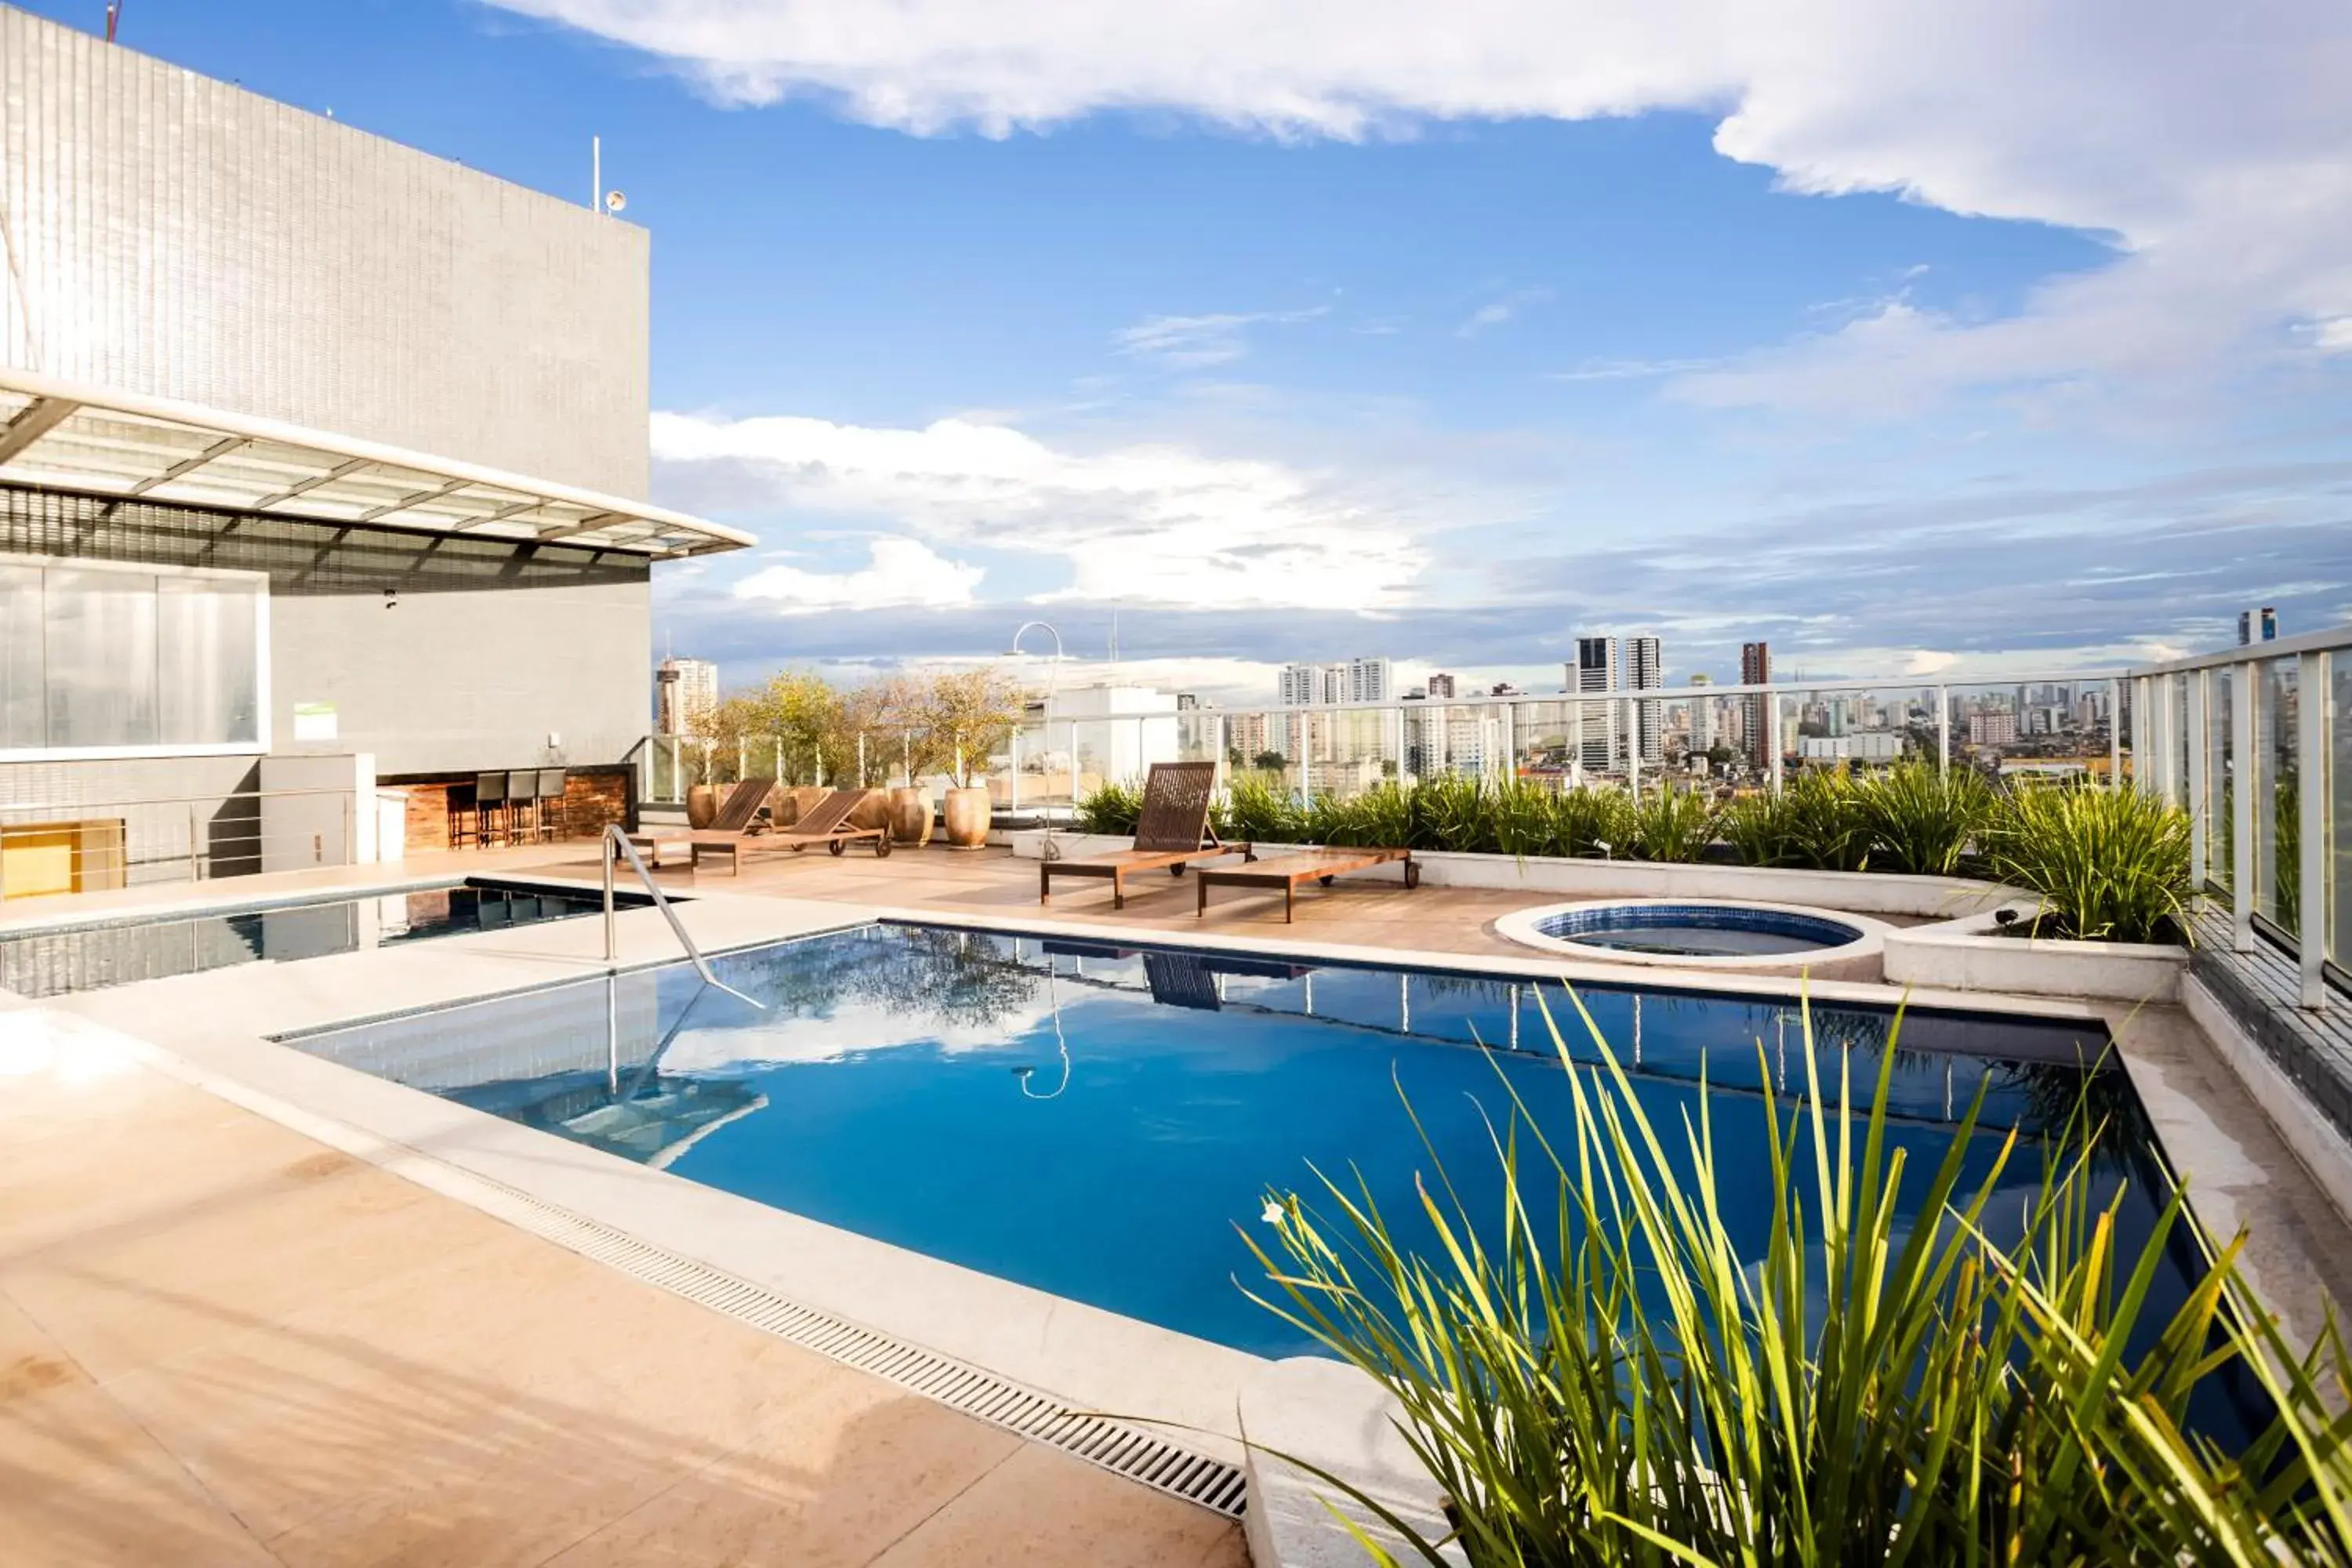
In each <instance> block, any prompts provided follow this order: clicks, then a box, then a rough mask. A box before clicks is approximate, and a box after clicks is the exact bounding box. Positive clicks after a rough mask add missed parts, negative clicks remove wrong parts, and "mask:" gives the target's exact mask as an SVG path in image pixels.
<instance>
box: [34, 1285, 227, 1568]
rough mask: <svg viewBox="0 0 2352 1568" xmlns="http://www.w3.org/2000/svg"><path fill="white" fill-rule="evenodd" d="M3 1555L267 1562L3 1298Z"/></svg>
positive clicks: (85, 1561)
mask: <svg viewBox="0 0 2352 1568" xmlns="http://www.w3.org/2000/svg"><path fill="white" fill-rule="evenodd" d="M0 1561H5V1562H6V1563H9V1564H10V1565H11V1568H32V1565H34V1564H44V1565H46V1564H50V1563H55V1564H58V1565H60V1568H63V1565H66V1564H72V1565H74V1568H91V1565H98V1564H110V1563H124V1564H131V1563H140V1564H145V1563H224V1564H237V1563H270V1562H271V1561H272V1559H271V1558H270V1556H269V1554H268V1552H265V1551H263V1550H262V1549H261V1547H260V1546H259V1545H258V1543H257V1542H254V1541H253V1539H252V1538H251V1537H250V1536H249V1535H247V1533H246V1531H244V1529H243V1528H242V1527H241V1526H240V1525H239V1524H238V1522H237V1521H236V1518H235V1516H234V1515H232V1514H231V1513H229V1511H228V1510H226V1509H225V1508H223V1507H222V1506H221V1505H220V1504H219V1503H218V1502H217V1501H216V1500H215V1499H213V1498H212V1497H210V1496H209V1495H207V1494H206V1493H205V1490H204V1489H203V1488H202V1487H200V1486H199V1485H198V1484H197V1483H196V1482H195V1481H194V1479H192V1478H191V1477H190V1476H189V1474H188V1473H187V1471H186V1470H185V1469H184V1468H182V1467H181V1465H180V1464H179V1463H178V1461H177V1460H176V1459H175V1458H173V1456H172V1455H171V1454H170V1453H169V1452H168V1451H167V1450H166V1449H165V1448H163V1447H162V1446H161V1445H159V1444H158V1443H157V1442H156V1441H155V1440H154V1439H153V1438H152V1437H151V1436H148V1434H147V1433H146V1432H144V1431H142V1429H141V1428H140V1426H139V1425H138V1423H137V1422H135V1421H133V1420H132V1419H131V1417H130V1416H129V1415H127V1414H126V1413H124V1411H123V1410H122V1409H121V1407H120V1406H119V1405H116V1404H115V1402H114V1400H113V1399H112V1398H111V1397H110V1395H109V1394H108V1393H107V1391H105V1390H104V1389H101V1388H100V1387H99V1386H97V1385H96V1384H93V1383H91V1382H90V1381H89V1377H88V1376H87V1375H86V1374H85V1373H83V1371H82V1370H81V1368H80V1367H79V1366H78V1365H77V1364H75V1363H74V1362H73V1360H72V1359H71V1358H70V1357H69V1356H68V1355H67V1354H66V1353H65V1352H64V1351H63V1349H62V1348H60V1347H59V1346H58V1345H57V1344H56V1343H55V1342H54V1341H52V1340H50V1339H49V1337H48V1336H47V1334H45V1333H44V1332H42V1331H41V1330H40V1329H39V1328H38V1327H37V1326H36V1325H35V1324H34V1323H33V1322H32V1321H31V1320H30V1319H28V1318H27V1317H26V1316H25V1315H24V1314H23V1313H22V1312H19V1311H18V1310H16V1308H15V1307H14V1306H13V1305H11V1304H10V1303H9V1302H7V1301H6V1300H5V1299H0Z"/></svg>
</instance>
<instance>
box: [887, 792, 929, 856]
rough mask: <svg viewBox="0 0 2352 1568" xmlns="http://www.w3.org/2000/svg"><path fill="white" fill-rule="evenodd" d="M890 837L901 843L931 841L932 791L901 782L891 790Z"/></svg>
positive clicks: (924, 842)
mask: <svg viewBox="0 0 2352 1568" xmlns="http://www.w3.org/2000/svg"><path fill="white" fill-rule="evenodd" d="M890 837H892V838H894V839H896V840H897V841H898V842H899V843H901V844H915V845H923V844H929V842H930V841H931V792H930V791H929V790H927V789H925V788H923V787H922V786H921V785H920V784H913V785H908V784H900V785H899V786H898V788H897V789H894V790H892V791H891V792H890Z"/></svg>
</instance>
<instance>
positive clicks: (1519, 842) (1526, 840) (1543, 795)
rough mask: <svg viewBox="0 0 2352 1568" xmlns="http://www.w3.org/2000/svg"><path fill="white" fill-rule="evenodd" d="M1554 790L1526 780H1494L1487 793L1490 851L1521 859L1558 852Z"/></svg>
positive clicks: (1557, 807) (1561, 851)
mask: <svg viewBox="0 0 2352 1568" xmlns="http://www.w3.org/2000/svg"><path fill="white" fill-rule="evenodd" d="M1559 798H1560V797H1559V792H1558V791H1556V790H1553V789H1550V788H1548V787H1547V786H1545V785H1543V784H1534V783H1530V782H1529V781H1528V780H1526V779H1518V778H1510V779H1504V780H1502V781H1500V782H1499V783H1497V784H1496V785H1495V787H1494V789H1493V790H1492V791H1491V792H1490V794H1489V795H1488V796H1487V809H1488V810H1489V811H1491V812H1492V813H1493V814H1494V829H1493V833H1492V835H1491V838H1492V844H1493V848H1492V853H1494V854H1497V855H1513V856H1517V857H1520V858H1525V857H1527V856H1529V855H1562V854H1566V853H1567V851H1566V850H1564V849H1562V848H1561V847H1559Z"/></svg>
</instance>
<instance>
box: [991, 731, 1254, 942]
mask: <svg viewBox="0 0 2352 1568" xmlns="http://www.w3.org/2000/svg"><path fill="white" fill-rule="evenodd" d="M1216 786H1217V764H1216V763H1152V764H1151V772H1150V775H1149V776H1148V777H1146V778H1145V780H1144V782H1143V811H1142V814H1141V815H1140V816H1139V817H1138V818H1137V819H1136V824H1135V847H1134V848H1132V849H1121V850H1118V852H1116V853H1115V854H1110V855H1088V856H1087V857H1086V858H1083V859H1078V860H1047V861H1045V862H1044V863H1043V864H1041V865H1040V866H1039V867H1038V868H1037V901H1038V902H1039V903H1041V904H1042V903H1044V902H1045V901H1046V900H1047V899H1049V898H1050V897H1052V895H1053V891H1054V879H1055V878H1056V877H1100V878H1104V879H1108V881H1109V883H1110V907H1111V908H1113V909H1115V910H1123V909H1125V908H1127V878H1128V875H1129V873H1130V872H1135V871H1157V870H1159V869H1160V868H1161V867H1163V866H1164V867H1166V868H1168V874H1169V875H1170V876H1171V877H1181V876H1182V875H1183V874H1184V867H1185V864H1186V862H1188V861H1192V860H1199V859H1202V858H1209V857H1213V856H1218V855H1234V854H1239V855H1241V856H1243V857H1244V858H1247V857H1248V856H1249V855H1250V853H1251V851H1250V849H1249V847H1248V846H1246V845H1242V844H1225V843H1221V842H1220V841H1219V840H1218V838H1217V836H1216V835H1215V834H1214V833H1212V832H1210V831H1209V795H1210V793H1211V792H1212V791H1213V790H1214V789H1215V788H1216Z"/></svg>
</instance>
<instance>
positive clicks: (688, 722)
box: [654, 658, 719, 735]
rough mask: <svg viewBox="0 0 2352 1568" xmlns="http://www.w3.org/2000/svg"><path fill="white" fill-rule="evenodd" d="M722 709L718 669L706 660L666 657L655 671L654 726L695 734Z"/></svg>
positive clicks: (668, 733) (679, 733) (671, 731)
mask: <svg viewBox="0 0 2352 1568" xmlns="http://www.w3.org/2000/svg"><path fill="white" fill-rule="evenodd" d="M718 706H719V667H718V666H717V665H715V664H713V663H711V662H710V661H709V659H707V658H666V659H664V660H662V661H661V668H658V669H656V670H655V671H654V711H655V715H656V719H655V724H654V727H655V728H656V730H658V731H660V732H661V733H663V734H665V735H695V734H699V733H701V731H702V726H703V725H704V723H705V722H706V721H708V720H709V717H710V713H711V710H713V709H715V708H717V707H718Z"/></svg>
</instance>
